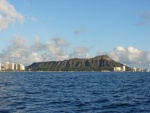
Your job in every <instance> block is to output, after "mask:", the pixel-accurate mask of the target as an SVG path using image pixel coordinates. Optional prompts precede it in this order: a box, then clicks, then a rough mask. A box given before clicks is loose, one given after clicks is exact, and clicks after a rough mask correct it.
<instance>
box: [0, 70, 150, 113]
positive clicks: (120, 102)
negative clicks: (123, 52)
mask: <svg viewBox="0 0 150 113" xmlns="http://www.w3.org/2000/svg"><path fill="white" fill-rule="evenodd" d="M0 113H150V73H148V72H139V73H136V72H0Z"/></svg>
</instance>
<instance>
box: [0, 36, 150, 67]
mask: <svg viewBox="0 0 150 113" xmlns="http://www.w3.org/2000/svg"><path fill="white" fill-rule="evenodd" d="M26 39H27V38H25V37H23V36H18V35H14V36H13V37H12V39H11V40H10V45H9V46H8V47H7V48H5V49H4V50H3V51H2V52H1V53H0V61H2V62H3V63H4V62H7V61H10V62H14V63H17V62H20V63H23V64H25V65H29V64H31V63H33V62H41V61H54V60H55V61H60V60H65V59H70V58H90V57H93V56H91V55H90V51H92V50H91V49H90V48H87V47H84V46H79V47H78V46H77V47H75V48H74V50H73V51H72V52H71V53H69V52H68V49H69V48H70V43H69V42H67V41H66V40H65V39H64V38H61V37H56V38H50V39H49V40H48V41H47V42H46V43H43V42H41V41H40V37H38V36H37V35H35V36H34V42H33V43H32V44H31V45H29V43H28V41H27V40H26ZM104 54H107V55H109V56H110V57H111V58H112V59H113V60H115V61H119V62H121V63H124V64H126V65H129V66H135V65H138V66H140V67H150V51H142V50H139V49H137V48H135V47H132V46H130V47H127V48H125V47H123V46H118V47H116V48H114V49H113V50H111V51H108V52H104V51H103V50H99V51H98V52H97V55H104Z"/></svg>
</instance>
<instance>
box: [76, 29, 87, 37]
mask: <svg viewBox="0 0 150 113" xmlns="http://www.w3.org/2000/svg"><path fill="white" fill-rule="evenodd" d="M84 32H85V28H80V29H78V30H75V31H74V34H75V35H77V36H79V35H81V34H82V33H84Z"/></svg>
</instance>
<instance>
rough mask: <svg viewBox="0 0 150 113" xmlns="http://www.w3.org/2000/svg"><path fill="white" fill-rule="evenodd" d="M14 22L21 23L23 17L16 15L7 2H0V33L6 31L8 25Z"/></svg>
mask: <svg viewBox="0 0 150 113" xmlns="http://www.w3.org/2000/svg"><path fill="white" fill-rule="evenodd" d="M16 20H18V21H21V22H23V20H24V17H23V15H21V14H20V13H18V12H17V11H16V10H15V7H14V6H13V5H11V4H9V3H8V2H7V0H0V31H1V30H4V29H6V28H7V26H8V24H10V23H13V22H15V21H16Z"/></svg>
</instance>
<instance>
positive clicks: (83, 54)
mask: <svg viewBox="0 0 150 113" xmlns="http://www.w3.org/2000/svg"><path fill="white" fill-rule="evenodd" d="M88 52H89V49H88V48H87V47H76V48H75V49H74V52H73V53H72V54H70V58H89V57H90V55H89V54H88Z"/></svg>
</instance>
